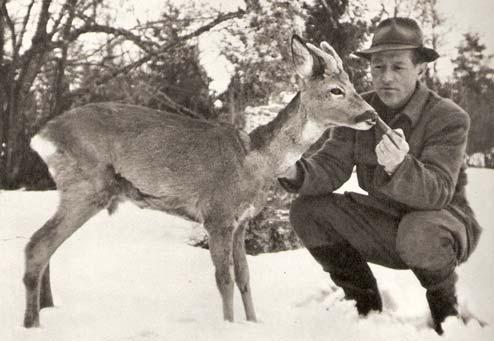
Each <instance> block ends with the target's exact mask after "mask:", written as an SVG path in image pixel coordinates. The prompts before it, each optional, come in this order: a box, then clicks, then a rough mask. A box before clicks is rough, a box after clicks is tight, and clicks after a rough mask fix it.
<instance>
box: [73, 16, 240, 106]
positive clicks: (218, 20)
mask: <svg viewBox="0 0 494 341" xmlns="http://www.w3.org/2000/svg"><path fill="white" fill-rule="evenodd" d="M244 14H245V11H244V10H242V9H238V10H237V11H236V12H229V13H226V14H222V13H219V14H218V16H217V17H216V18H215V19H214V20H211V21H210V22H209V23H208V24H206V25H204V26H201V27H199V28H198V29H196V30H195V31H193V32H191V33H189V34H185V35H183V36H181V37H179V38H178V39H176V40H174V41H172V42H169V43H168V44H165V45H164V46H162V47H161V48H159V49H157V50H155V51H150V52H148V53H147V54H146V55H144V56H143V57H141V58H139V59H138V60H136V61H134V62H132V63H130V64H127V65H125V66H124V67H122V68H120V69H117V70H115V71H113V72H112V73H110V74H109V75H107V76H106V77H103V78H102V79H100V80H99V81H97V82H96V84H95V86H100V85H102V84H105V83H106V82H108V81H110V80H112V79H114V78H115V77H117V76H119V75H121V74H124V73H127V72H130V71H131V70H133V69H135V68H138V67H139V66H141V65H143V64H145V63H147V62H148V61H150V60H151V59H152V58H153V57H157V56H159V55H162V54H164V53H166V52H168V51H170V50H171V49H173V48H175V47H176V46H178V45H180V44H182V43H184V42H185V41H187V40H189V39H192V38H195V37H198V36H200V35H201V34H203V33H204V32H207V31H209V30H211V29H212V28H214V27H216V26H217V25H219V24H221V23H223V22H225V21H227V20H230V19H234V18H241V17H242V16H243V15H244ZM87 91H88V89H87V88H80V89H77V90H75V91H74V92H73V93H72V95H73V96H79V95H81V94H83V93H86V92H87Z"/></svg>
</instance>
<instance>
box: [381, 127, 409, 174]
mask: <svg viewBox="0 0 494 341" xmlns="http://www.w3.org/2000/svg"><path fill="white" fill-rule="evenodd" d="M409 150H410V147H409V146H408V142H407V141H406V140H405V134H404V133H403V130H401V129H395V130H394V132H393V133H391V132H390V133H389V134H384V135H383V138H382V139H381V141H380V142H379V143H378V144H377V146H376V155H377V162H378V163H379V164H380V165H381V166H383V167H384V170H385V171H386V173H388V174H389V175H391V174H393V173H394V171H395V170H396V169H397V168H398V166H399V165H400V164H401V163H402V162H403V160H404V159H405V155H407V154H408V151H409Z"/></svg>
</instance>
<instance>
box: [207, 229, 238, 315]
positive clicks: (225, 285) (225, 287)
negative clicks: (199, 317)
mask: <svg viewBox="0 0 494 341" xmlns="http://www.w3.org/2000/svg"><path fill="white" fill-rule="evenodd" d="M218 229H219V228H218V226H215V227H214V231H211V229H208V231H211V232H210V233H209V251H210V253H211V258H212V259H213V264H214V267H215V277H216V285H217V286H218V290H219V291H220V294H221V299H222V302H223V318H224V319H225V320H226V321H230V322H233V273H232V267H233V256H232V230H231V228H230V227H226V228H224V229H221V228H220V229H219V231H218Z"/></svg>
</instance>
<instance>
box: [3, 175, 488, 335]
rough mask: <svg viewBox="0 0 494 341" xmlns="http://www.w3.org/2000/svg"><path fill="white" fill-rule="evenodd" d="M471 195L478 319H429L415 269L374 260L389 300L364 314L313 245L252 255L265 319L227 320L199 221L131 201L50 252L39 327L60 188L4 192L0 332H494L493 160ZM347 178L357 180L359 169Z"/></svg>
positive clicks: (466, 293) (239, 312) (464, 292)
mask: <svg viewBox="0 0 494 341" xmlns="http://www.w3.org/2000/svg"><path fill="white" fill-rule="evenodd" d="M469 175H470V185H469V188H468V190H469V193H470V199H471V202H472V205H473V207H474V209H475V210H476V212H477V215H478V218H479V219H480V221H481V223H482V224H483V226H484V228H485V232H484V235H483V238H482V240H481V242H480V245H479V248H478V250H477V251H476V253H475V254H474V255H473V256H472V258H471V259H470V261H469V262H468V263H467V264H465V265H463V266H462V267H461V268H460V269H459V272H460V281H459V284H458V291H459V295H460V301H461V303H462V307H465V305H466V308H467V309H468V310H469V311H471V312H473V313H475V314H476V315H477V316H480V317H481V318H482V319H483V320H485V321H487V322H488V323H489V324H490V325H491V326H488V327H484V328H481V327H479V325H478V323H477V322H475V321H471V322H470V323H468V324H467V325H466V326H465V325H463V324H461V323H459V322H458V321H457V320H454V319H450V320H448V321H447V323H446V326H445V329H446V333H445V335H444V336H443V337H442V338H440V337H439V336H437V335H436V334H435V333H434V332H433V331H432V330H431V329H430V328H428V327H427V324H428V323H429V315H428V310H427V305H426V302H425V297H424V291H423V289H422V288H421V287H420V285H419V284H418V281H417V280H416V279H415V278H414V277H413V275H412V274H411V272H410V271H396V270H390V269H385V268H382V267H378V266H373V270H374V272H375V274H376V277H377V278H378V282H379V284H380V288H381V291H382V295H383V299H384V305H385V307H384V312H383V313H382V314H371V315H370V316H369V317H367V318H358V316H357V314H356V311H355V309H354V307H353V305H352V303H351V302H348V301H341V297H342V291H341V290H340V289H337V288H336V287H334V285H332V284H331V282H330V280H329V278H328V276H327V275H326V274H325V273H323V272H322V271H321V269H320V267H319V266H318V265H317V264H316V263H315V262H314V261H313V260H312V259H311V258H310V256H309V255H308V253H307V252H306V251H305V250H296V251H287V252H280V253H276V254H264V255H259V256H255V257H249V263H250V269H251V284H252V288H253V293H254V301H255V305H256V309H257V314H258V317H259V319H260V322H259V323H248V322H245V321H244V316H243V309H242V306H241V300H240V297H239V295H238V294H237V296H236V297H235V300H236V301H235V309H236V311H235V313H236V320H237V322H235V323H226V322H223V321H222V315H221V303H220V298H219V294H218V292H217V290H216V286H215V281H214V275H213V266H212V263H211V261H210V257H209V254H208V252H207V251H206V250H203V249H199V248H194V247H191V246H189V245H188V244H187V243H186V241H187V239H188V235H189V233H190V232H191V229H192V225H191V224H190V223H188V222H186V221H183V220H181V219H178V218H175V217H171V216H168V215H165V214H162V213H159V212H153V211H146V210H139V209H138V208H136V207H134V206H132V205H130V204H125V205H123V206H121V207H120V209H119V211H118V212H117V213H116V214H115V215H114V216H113V217H109V216H108V215H107V214H106V213H105V212H102V213H100V214H99V215H97V216H96V217H94V218H93V219H92V220H90V221H89V222H88V223H87V224H86V226H84V228H82V229H81V230H79V231H78V232H76V233H75V235H74V236H72V238H70V239H69V240H68V241H67V242H66V243H65V244H64V245H63V246H62V247H61V248H60V249H59V250H58V252H57V253H56V254H55V256H54V257H53V258H52V262H51V272H52V286H53V292H54V299H55V305H56V307H55V308H52V309H45V310H43V311H42V313H41V324H42V326H41V328H39V329H31V330H27V329H24V328H23V327H22V319H23V311H24V288H23V285H22V281H21V278H22V273H23V248H24V246H25V244H26V242H27V240H28V238H29V236H30V235H31V234H32V233H33V232H34V231H35V230H36V229H37V228H38V227H39V226H40V225H41V224H42V223H43V222H44V221H45V220H46V219H47V218H48V217H49V216H50V215H51V213H52V212H53V210H54V208H55V206H56V202H57V196H56V193H54V192H38V193H36V192H22V191H16V192H0V274H1V275H0V340H2V341H14V340H15V341H19V340H22V341H24V340H26V341H30V340H36V341H38V340H39V341H45V340H46V341H77V340H88V341H89V340H90V341H99V340H102V341H103V340H104V341H117V340H118V341H120V340H123V341H157V340H196V339H201V340H366V341H371V340H376V341H377V340H400V341H402V340H476V341H479V340H492V339H493V336H494V331H493V327H492V324H493V323H494V290H492V283H493V282H494V273H493V272H492V269H493V268H494V266H493V265H494V264H493V261H494V257H493V254H494V250H493V248H492V245H494V223H493V218H494V213H493V212H494V201H493V200H492V196H493V194H494V182H493V181H492V180H493V177H494V171H492V170H484V169H471V170H469ZM345 188H346V189H355V188H356V185H355V179H354V178H352V179H351V181H350V183H348V184H347V185H346V187H345Z"/></svg>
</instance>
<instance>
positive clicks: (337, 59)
mask: <svg viewBox="0 0 494 341" xmlns="http://www.w3.org/2000/svg"><path fill="white" fill-rule="evenodd" d="M321 50H323V51H324V52H325V53H326V54H328V55H329V56H331V57H332V59H333V60H334V64H335V65H336V67H337V68H338V69H340V70H343V62H342V60H341V58H340V56H339V55H338V53H336V51H335V49H334V48H333V47H332V46H331V45H329V44H328V43H326V42H325V41H323V42H322V43H321Z"/></svg>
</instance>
